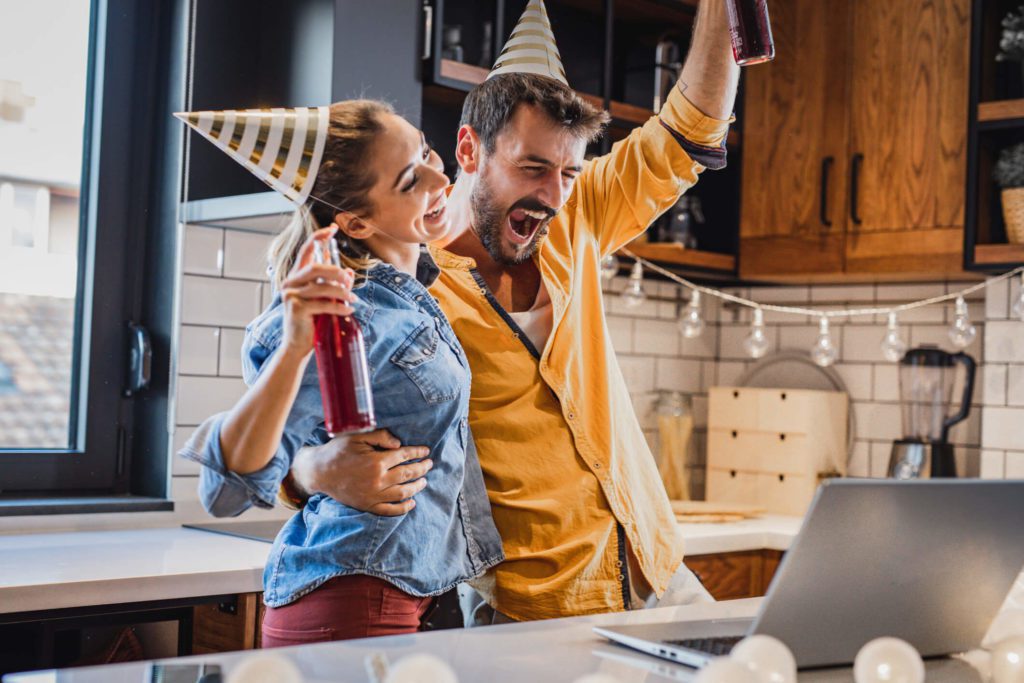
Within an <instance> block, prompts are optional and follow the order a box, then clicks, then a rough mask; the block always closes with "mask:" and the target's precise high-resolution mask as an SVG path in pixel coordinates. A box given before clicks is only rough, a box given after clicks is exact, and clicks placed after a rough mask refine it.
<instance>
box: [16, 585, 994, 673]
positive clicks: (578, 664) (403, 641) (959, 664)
mask: <svg viewBox="0 0 1024 683" xmlns="http://www.w3.org/2000/svg"><path fill="white" fill-rule="evenodd" d="M759 604H760V600H759V599H750V600H735V601H731V602H721V603H715V604H707V605H698V606H691V607H666V608H661V609H654V610H647V611H643V612H629V613H620V614H602V615H596V616H588V617H573V618H570V619H554V620H550V621H542V622H532V623H523V624H509V625H505V626H487V627H482V628H475V629H456V630H451V631H436V632H431V633H418V634H415V635H411V636H390V637H387V638H374V639H365V640H354V641H348V642H341V643H322V644H318V645H306V646H301V647H293V648H285V649H281V650H276V652H277V653H278V654H280V655H282V656H286V657H288V658H289V659H291V660H292V661H293V662H294V663H295V664H297V665H298V667H299V668H300V669H301V670H302V673H303V676H304V677H305V681H306V683H338V682H345V683H358V682H362V681H368V680H369V678H368V675H367V673H366V669H365V666H364V660H365V658H366V656H367V655H370V654H372V653H377V652H380V653H384V654H385V655H386V656H387V658H388V659H389V660H390V661H391V662H396V661H398V660H399V659H400V658H402V657H405V656H407V655H410V654H413V653H419V652H428V653H431V654H433V655H435V656H437V657H440V658H441V659H443V660H445V661H446V662H448V663H449V664H450V665H451V666H452V668H453V669H454V670H455V672H456V674H457V675H458V677H459V680H460V681H462V682H463V683H479V682H480V681H486V682H487V683H521V682H522V681H529V682H530V683H571V682H572V681H574V680H576V679H577V678H579V677H581V676H584V675H587V674H595V673H600V674H603V675H605V676H608V677H610V680H614V681H618V682H620V683H640V682H641V681H643V682H645V683H660V682H661V681H688V680H692V679H693V676H694V673H693V670H692V669H689V668H687V667H684V666H682V665H678V664H673V663H671V662H667V661H663V660H660V659H657V658H655V657H649V656H647V655H643V654H640V653H634V652H633V651H631V650H627V649H624V648H621V647H618V646H615V645H611V644H609V643H608V642H607V641H605V640H604V639H602V638H600V637H599V636H597V635H595V634H594V633H593V631H592V628H593V627H594V626H598V625H602V626H609V625H617V624H641V623H658V622H666V621H687V620H693V619H707V618H736V617H750V616H752V615H753V614H754V613H755V612H756V611H757V608H758V605H759ZM252 656H254V653H243V652H237V653H229V654H221V655H215V656H205V657H193V658H188V659H187V660H186V661H204V662H211V663H217V664H220V665H221V667H223V669H224V670H225V671H227V672H230V671H231V668H232V667H233V666H237V665H238V663H239V662H240V661H241V660H243V659H244V658H246V657H252ZM927 668H928V681H929V683H972V682H975V681H976V682H978V683H980V682H981V681H982V680H983V679H982V677H981V676H980V675H979V674H978V673H977V672H976V671H975V670H974V669H973V668H972V667H971V666H969V665H968V664H967V663H965V662H964V661H961V660H959V659H942V660H935V661H931V662H929V663H928V664H927ZM146 671H147V664H145V663H141V662H139V663H131V664H120V665H113V666H104V667H91V668H83V669H73V670H66V671H60V672H56V671H48V672H38V673H32V674H18V675H10V676H6V677H4V679H3V683H139V682H140V681H144V680H146V679H145V674H146ZM852 679H853V677H852V674H851V672H850V670H849V669H848V668H839V669H825V670H817V671H812V672H803V673H801V674H800V676H799V680H800V681H801V683H804V682H819V683H831V682H838V681H843V682H844V683H845V682H848V681H851V680H852Z"/></svg>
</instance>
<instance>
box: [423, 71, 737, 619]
mask: <svg viewBox="0 0 1024 683" xmlns="http://www.w3.org/2000/svg"><path fill="white" fill-rule="evenodd" d="M659 118H660V120H659ZM728 125H729V122H728V121H721V120H718V119H713V118H710V117H707V116H705V115H704V114H702V113H701V112H700V111H699V110H698V109H697V108H696V107H694V106H693V105H692V104H691V103H690V102H689V101H688V100H687V99H686V98H685V97H684V96H683V95H682V94H681V93H680V92H679V91H678V90H677V89H673V94H672V95H671V96H670V97H669V98H668V101H667V102H666V104H665V106H664V108H663V109H662V111H661V112H660V116H655V117H652V118H651V119H650V120H649V121H648V122H647V123H646V124H644V125H643V126H642V127H640V128H638V129H636V130H634V131H633V132H632V133H631V134H630V135H629V136H628V137H627V138H626V139H624V140H622V141H620V142H618V143H616V144H615V145H614V146H613V147H612V150H611V152H610V153H609V154H607V155H605V156H602V157H598V158H596V159H593V160H592V161H589V162H588V163H587V164H586V166H585V167H584V169H583V172H582V173H581V174H580V176H579V177H578V178H577V180H576V184H575V186H574V188H573V191H572V194H571V195H570V197H569V199H568V201H567V202H566V204H565V206H564V207H563V208H562V210H561V211H560V212H559V213H558V215H557V216H556V217H555V218H554V219H552V221H551V223H550V229H549V234H548V237H547V238H546V239H545V241H544V242H543V244H542V246H541V248H540V250H539V252H538V254H537V255H536V257H535V259H536V263H537V266H538V267H539V269H540V272H541V276H542V277H543V281H544V285H545V286H546V287H547V290H548V293H549V294H550V296H551V301H552V308H553V327H552V332H551V335H550V337H549V338H548V342H547V344H546V346H545V348H543V349H540V350H536V349H532V345H530V344H529V340H527V339H525V338H520V337H521V335H517V333H516V332H515V330H516V329H517V328H516V327H515V326H514V325H510V318H509V316H508V314H507V313H506V312H505V311H504V310H503V309H502V308H501V306H500V305H499V304H498V303H497V302H496V301H495V300H494V299H493V297H492V296H491V295H490V293H489V291H488V290H487V286H486V284H485V283H484V281H483V280H482V279H481V278H480V277H479V275H478V274H477V273H476V271H475V268H476V264H475V262H474V261H473V259H470V258H464V257H460V256H456V255H454V254H452V253H450V252H447V251H444V250H441V249H432V250H431V251H432V253H433V255H434V258H435V260H436V261H437V264H438V265H439V266H440V267H441V276H440V277H439V278H438V280H437V282H436V283H435V284H434V285H433V286H432V288H431V290H430V291H431V294H433V295H434V296H435V297H437V299H438V301H439V302H440V304H441V307H442V309H443V310H444V312H445V314H446V315H447V316H448V319H449V320H450V321H451V324H452V327H453V328H454V329H455V332H456V334H457V335H458V337H459V339H460V340H461V341H462V344H463V346H464V348H465V351H466V356H467V358H468V360H469V364H470V368H471V370H472V372H473V383H472V395H471V398H470V407H469V419H470V427H471V428H472V432H473V436H474V438H475V440H476V446H477V450H478V452H479V457H480V464H481V466H482V468H483V472H484V480H485V483H486V485H487V492H488V495H489V497H490V501H491V508H492V510H493V514H494V521H495V523H496V524H497V527H498V531H499V532H500V533H501V537H502V540H503V543H504V547H505V554H506V557H507V559H506V560H505V562H503V563H501V564H500V565H499V566H498V567H496V568H494V569H493V570H491V571H490V572H489V573H488V574H487V575H486V576H485V577H483V578H482V579H480V580H478V581H476V582H475V583H474V585H475V587H476V588H477V589H478V590H479V591H480V592H481V593H482V595H483V597H484V599H485V600H486V601H487V602H488V603H489V604H490V605H491V606H492V607H494V608H495V609H497V610H498V611H500V612H502V613H504V614H506V615H508V616H510V617H512V618H514V619H518V620H526V619H545V618H552V617H563V616H570V615H577V614H591V613H595V612H609V611H618V610H622V609H624V608H626V605H627V601H628V599H629V593H628V586H625V585H624V584H625V583H626V582H625V574H626V573H627V571H628V563H627V562H624V561H623V558H625V557H626V554H625V547H624V544H625V543H626V542H628V547H629V548H630V549H631V550H632V552H633V553H634V555H635V559H636V563H637V565H638V566H639V568H640V570H641V572H642V574H643V577H642V578H643V579H644V581H645V582H646V583H647V584H648V585H649V586H650V587H651V588H652V589H653V590H654V592H655V593H657V594H658V595H661V594H662V592H664V590H665V588H666V587H667V585H668V582H669V580H670V578H671V577H672V575H673V573H675V571H676V570H677V569H678V567H679V565H680V563H681V562H682V559H683V538H682V534H681V533H680V531H679V527H678V526H677V524H676V521H675V517H674V515H673V513H672V509H671V507H670V505H669V501H668V498H667V497H666V495H665V489H664V487H663V485H662V483H661V479H660V478H659V476H658V470H657V466H656V463H655V460H654V457H653V456H652V454H651V451H650V448H649V447H648V445H647V442H646V440H645V438H644V435H643V432H642V431H641V429H640V425H639V423H638V421H637V418H636V414H635V413H634V410H633V405H632V402H631V400H630V396H629V392H628V389H627V387H626V383H625V381H624V380H623V377H622V372H621V371H620V369H619V364H618V362H617V360H616V357H615V353H614V351H613V349H612V344H611V339H610V337H609V333H608V328H607V325H606V324H605V318H604V303H603V297H602V291H601V275H600V262H601V258H602V257H603V256H605V255H607V254H609V253H612V252H614V251H615V250H616V249H618V248H619V247H621V246H623V245H624V244H626V243H628V242H629V241H630V240H632V239H633V238H634V237H636V236H637V235H639V234H640V233H641V232H643V231H644V230H645V229H646V228H647V227H648V226H649V225H650V224H651V223H652V222H653V221H654V219H655V218H657V217H658V216H659V215H661V214H662V213H663V212H664V211H666V210H667V209H669V208H670V207H671V206H672V205H673V204H675V202H676V200H677V199H678V197H679V195H680V194H682V193H683V192H685V191H686V190H687V189H688V188H689V187H691V186H692V185H694V184H695V183H696V182H697V178H698V175H699V173H701V172H702V171H703V170H704V167H703V166H701V165H700V164H698V163H697V162H696V161H694V160H693V159H692V158H691V157H690V156H689V155H688V154H687V153H686V152H685V151H684V149H683V147H682V146H681V145H680V143H679V142H678V141H677V139H676V138H675V137H674V136H673V134H672V132H671V131H669V130H668V129H667V128H666V126H667V127H669V128H671V129H672V131H675V132H676V133H678V134H680V135H682V136H683V137H684V138H686V140H687V141H689V142H690V143H693V144H695V145H704V146H715V145H719V144H720V143H721V142H722V140H724V138H725V135H726V133H727V131H728ZM535 351H536V352H537V355H535V353H534V352H535Z"/></svg>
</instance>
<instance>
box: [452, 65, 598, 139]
mask: <svg viewBox="0 0 1024 683" xmlns="http://www.w3.org/2000/svg"><path fill="white" fill-rule="evenodd" d="M521 104H529V105H534V106H537V107H539V108H540V109H541V110H542V111H543V112H545V113H546V114H547V115H548V116H549V117H550V118H551V120H552V121H553V122H555V123H557V124H559V125H561V126H563V127H565V129H566V130H567V131H569V132H570V133H572V134H573V135H575V136H577V137H579V138H580V139H582V140H586V141H587V143H591V142H593V141H594V140H596V139H597V138H598V137H600V136H601V133H602V132H603V131H604V127H605V126H606V125H607V124H608V121H609V116H608V112H606V111H602V110H600V109H598V108H596V107H594V106H593V105H591V104H590V103H589V102H587V101H586V100H584V99H583V98H581V97H580V96H579V95H577V94H576V92H575V91H573V90H572V89H571V88H569V87H568V86H566V85H564V84H562V83H560V82H558V81H556V80H555V79H553V78H548V77H547V76H538V75H535V74H522V73H514V74H501V75H500V76H495V77H493V78H491V79H489V80H486V81H484V82H483V83H481V84H480V85H478V86H476V87H475V88H473V90H471V91H470V93H469V95H467V96H466V102H465V104H463V105H462V123H461V125H463V126H470V127H471V128H472V129H473V130H475V131H476V134H477V135H478V136H479V137H480V140H481V141H483V143H484V149H485V150H486V151H487V153H488V154H490V153H492V152H494V145H495V141H496V140H497V138H498V135H499V134H500V133H501V131H503V130H504V129H505V126H507V125H508V122H509V121H511V120H512V115H513V114H515V111H516V107H518V106H519V105H521Z"/></svg>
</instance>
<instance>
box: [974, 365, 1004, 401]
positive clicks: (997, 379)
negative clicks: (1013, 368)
mask: <svg viewBox="0 0 1024 683" xmlns="http://www.w3.org/2000/svg"><path fill="white" fill-rule="evenodd" d="M1006 370H1007V366H1005V365H996V364H994V363H985V364H984V365H982V366H981V368H980V370H979V374H980V375H981V381H982V384H981V386H982V391H981V402H982V404H983V405H986V406H1005V405H1006V375H1007V372H1006Z"/></svg>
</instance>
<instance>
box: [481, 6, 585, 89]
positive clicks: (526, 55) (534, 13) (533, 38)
mask: <svg viewBox="0 0 1024 683" xmlns="http://www.w3.org/2000/svg"><path fill="white" fill-rule="evenodd" d="M513 73H526V74H539V75H541V76H547V77H548V78H553V79H555V80H556V81H559V82H561V83H563V84H565V85H566V86H568V85H569V81H568V80H567V79H566V78H565V69H563V68H562V58H561V57H559V56H558V46H557V45H555V34H554V33H552V32H551V22H549V21H548V13H547V10H545V9H544V0H530V2H529V4H527V5H526V9H525V10H524V11H523V16H521V17H520V18H519V23H518V24H516V27H515V29H514V30H513V31H512V35H511V36H509V39H508V42H507V43H505V49H504V50H502V51H501V54H500V55H499V56H498V61H496V62H495V63H494V68H493V69H491V73H490V74H489V75H488V76H487V78H493V77H494V76H498V75H500V74H513Z"/></svg>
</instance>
